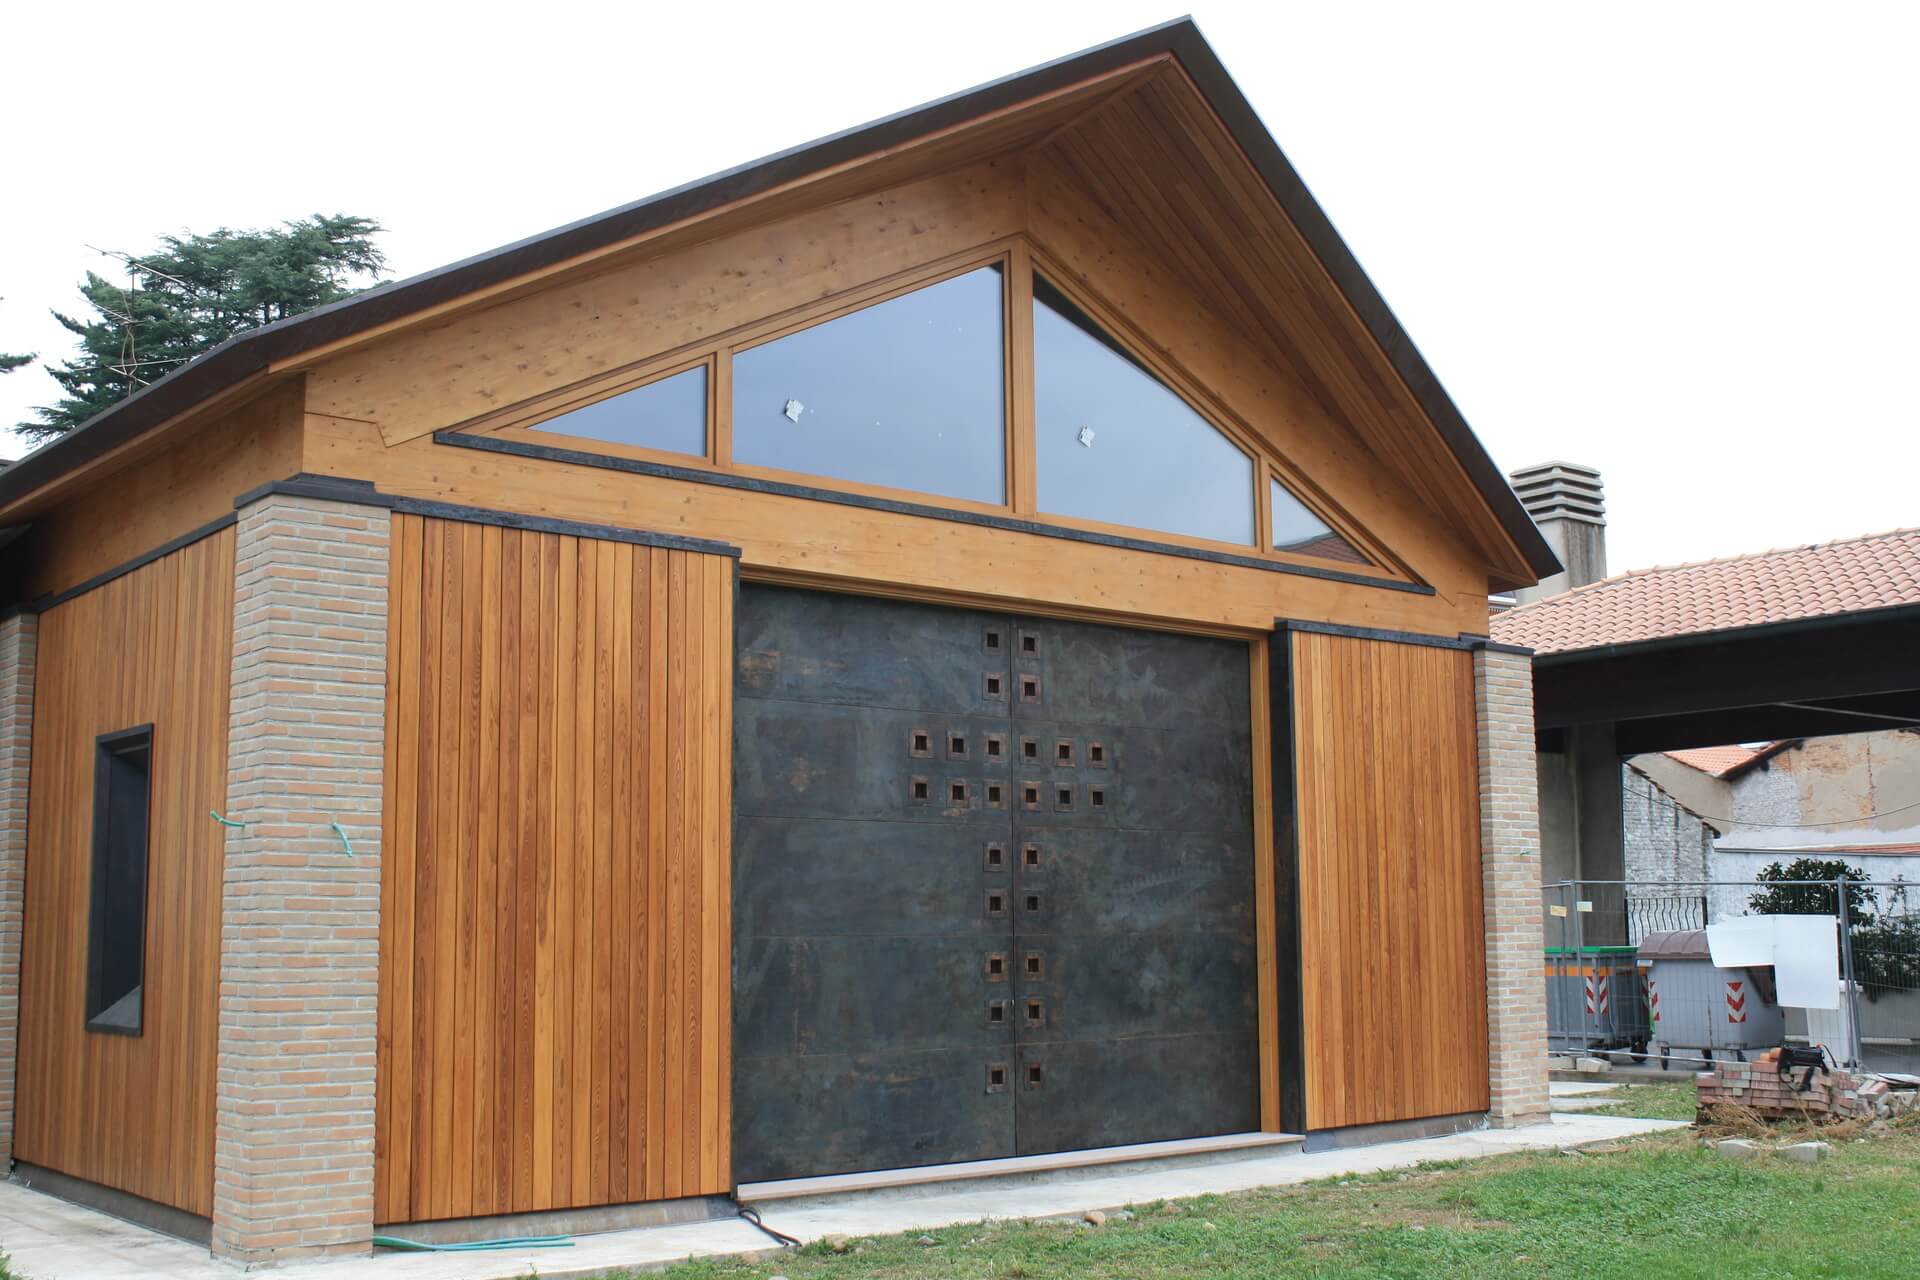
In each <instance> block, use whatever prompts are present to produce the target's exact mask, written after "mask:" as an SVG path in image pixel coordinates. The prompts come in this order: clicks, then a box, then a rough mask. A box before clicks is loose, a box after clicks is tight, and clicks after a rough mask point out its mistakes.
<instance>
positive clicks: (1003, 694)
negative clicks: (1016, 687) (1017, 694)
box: [980, 671, 1007, 702]
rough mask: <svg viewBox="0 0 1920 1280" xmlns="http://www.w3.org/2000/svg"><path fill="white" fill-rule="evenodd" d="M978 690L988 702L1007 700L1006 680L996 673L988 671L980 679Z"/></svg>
mask: <svg viewBox="0 0 1920 1280" xmlns="http://www.w3.org/2000/svg"><path fill="white" fill-rule="evenodd" d="M980 690H981V692H982V693H984V694H985V695H986V696H987V700H988V701H989V702H1005V701H1006V700H1007V678H1006V677H1005V676H1003V675H1001V674H1000V673H999V672H998V671H989V672H986V673H985V674H984V675H982V676H981V677H980Z"/></svg>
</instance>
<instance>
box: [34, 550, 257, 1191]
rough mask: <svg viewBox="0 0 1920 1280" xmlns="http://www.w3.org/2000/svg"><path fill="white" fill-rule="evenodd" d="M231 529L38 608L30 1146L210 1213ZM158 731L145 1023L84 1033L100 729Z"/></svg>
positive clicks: (86, 1171)
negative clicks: (124, 1031) (128, 1032)
mask: <svg viewBox="0 0 1920 1280" xmlns="http://www.w3.org/2000/svg"><path fill="white" fill-rule="evenodd" d="M233 550H234V531H233V530H232V529H231V528H228V529H223V530H221V531H220V532H218V533H215V534H211V535H209V536H208V537H206V538H203V539H201V540H200V541H198V542H195V543H193V544H191V545H189V546H186V547H183V548H181V549H180V550H179V551H176V552H174V553H172V554H171V555H167V556H164V557H162V558H161V559H159V560H155V561H154V562H152V563H151V564H148V565H144V566H142V567H141V568H139V569H136V570H135V571H133V572H132V573H129V574H126V575H124V576H122V577H120V578H116V579H114V580H113V581H112V582H109V583H107V584H106V585H104V586H102V587H99V588H97V589H96V590H93V591H90V592H87V593H86V594H84V595H81V596H77V597H75V598H74V599H72V600H69V601H67V602H66V603H64V604H62V605H59V606H58V607H56V608H53V609H50V610H48V611H47V612H46V613H44V614H42V615H41V618H40V645H39V670H38V680H37V688H36V692H35V699H34V726H33V727H34V735H33V737H34V741H33V777H32V793H31V794H32V800H31V807H30V812H29V821H28V836H27V902H26V936H25V941H24V944H23V954H22V962H21V972H22V980H21V994H20V1015H21V1021H20V1061H19V1073H20V1074H19V1092H18V1096H17V1099H16V1103H15V1113H14V1121H15V1137H14V1154H15V1155H16V1156H18V1157H19V1158H20V1159H22V1160H26V1161H29V1162H31V1163H33V1164H38V1165H44V1166H46V1167H47V1168H49V1169H56V1170H58V1171H60V1172H61V1173H66V1174H71V1175H73V1176H75V1177H79V1178H85V1179H88V1180H89V1181H92V1182H97V1183H100V1184H102V1185H104V1186H109V1187H115V1188H118V1189H119V1190H122V1191H129V1192H132V1193H133V1194H134V1195H138V1196H144V1197H145V1198H147V1199H149V1200H155V1201H158V1202H160V1203H161V1204H166V1205H172V1206H173V1207H175V1208H178V1209H184V1210H186V1211H187V1212H189V1213H196V1214H202V1215H206V1214H211V1213H212V1211H213V1138H214V1115H213V1093H214V1059H215V1050H216V1044H217V1035H218V1029H217V1025H216V1023H217V1014H218V1007H217V994H218V992H217V988H218V974H219V943H220V885H221V879H220V864H221V853H222V849H223V846H224V843H225V841H224V840H223V838H222V837H223V834H224V833H223V830H222V828H221V827H219V826H218V825H217V824H216V823H214V822H213V820H212V819H211V818H209V817H208V816H207V811H208V810H209V809H217V808H220V807H221V806H222V805H224V804H225V802H226V792H227V715H228V697H227V691H228V687H229V681H230V679H231V669H232V653H233V571H234V566H233ZM148 723H151V724H152V725H153V753H152V775H151V784H150V785H151V788H152V789H151V792H150V800H149V804H150V810H149V813H150V817H149V842H148V866H147V925H146V959H145V974H144V991H143V997H142V1031H141V1034H140V1035H139V1036H122V1035H106V1034H101V1033H98V1032H90V1031H87V1030H86V1029H85V1027H84V1019H85V1001H86V981H87V932H88V909H89V902H90V885H91V878H92V848H93V845H92V841H93V787H94V739H95V738H96V737H98V736H99V735H100V734H103V733H111V732H113V731H115V730H119V729H128V728H133V727H135V726H137V725H142V724H148Z"/></svg>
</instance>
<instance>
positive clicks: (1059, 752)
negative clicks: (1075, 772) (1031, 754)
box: [1053, 738, 1073, 769]
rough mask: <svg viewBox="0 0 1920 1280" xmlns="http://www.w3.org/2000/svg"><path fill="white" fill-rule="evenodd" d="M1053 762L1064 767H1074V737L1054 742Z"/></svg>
mask: <svg viewBox="0 0 1920 1280" xmlns="http://www.w3.org/2000/svg"><path fill="white" fill-rule="evenodd" d="M1053 763H1054V764H1055V765H1056V766H1058V767H1060V768H1062V769H1071V768H1073V739H1072V738H1062V739H1060V740H1059V741H1058V742H1056V743H1054V744H1053Z"/></svg>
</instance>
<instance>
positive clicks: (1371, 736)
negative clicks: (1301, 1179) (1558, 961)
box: [1292, 632, 1488, 1129]
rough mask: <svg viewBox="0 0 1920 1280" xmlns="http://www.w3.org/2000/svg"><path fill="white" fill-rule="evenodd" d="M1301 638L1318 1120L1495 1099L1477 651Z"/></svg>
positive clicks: (1312, 1088) (1303, 810) (1311, 1049)
mask: <svg viewBox="0 0 1920 1280" xmlns="http://www.w3.org/2000/svg"><path fill="white" fill-rule="evenodd" d="M1292 643H1293V664H1294V665H1293V688H1294V758H1295V761H1296V773H1297V778H1298V796H1297V803H1298V811H1299V838H1300V844H1299V849H1300V854H1299V856H1300V896H1299V901H1300V926H1301V946H1300V952H1301V962H1302V965H1303V972H1302V974H1301V986H1302V988H1303V995H1304V997H1305V1013H1304V1022H1305V1028H1304V1029H1305V1032H1306V1035H1305V1044H1306V1054H1307V1061H1306V1064H1305V1067H1306V1097H1307V1123H1308V1125H1309V1127H1311V1128H1313V1129H1332V1128H1340V1127H1343V1126H1346V1125H1355V1124H1371V1123H1375V1122H1379V1121H1387V1120H1410V1119H1415V1118H1419V1117H1423V1116H1439V1115H1452V1114H1457V1113H1460V1112H1468V1111H1482V1110H1485V1109H1486V1106H1487V1098H1488V1094H1487V1088H1488V1085H1487V1025H1486V1021H1487V1003H1486V955H1485V951H1484V947H1485V939H1484V937H1483V935H1482V932H1481V903H1480V823H1479V786H1478V774H1477V768H1478V766H1477V763H1476V755H1475V743H1474V709H1473V659H1472V656H1471V655H1470V654H1468V653H1466V652H1463V651H1461V650H1458V649H1444V648H1435V647H1430V646H1422V645H1410V644H1395V643H1390V642H1386V641H1379V640H1360V639H1352V638H1348V637H1344V636H1328V635H1317V634H1311V633H1306V632H1295V633H1293V640H1292Z"/></svg>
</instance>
